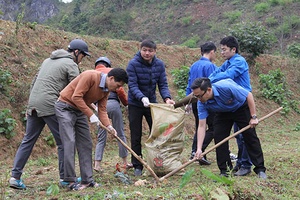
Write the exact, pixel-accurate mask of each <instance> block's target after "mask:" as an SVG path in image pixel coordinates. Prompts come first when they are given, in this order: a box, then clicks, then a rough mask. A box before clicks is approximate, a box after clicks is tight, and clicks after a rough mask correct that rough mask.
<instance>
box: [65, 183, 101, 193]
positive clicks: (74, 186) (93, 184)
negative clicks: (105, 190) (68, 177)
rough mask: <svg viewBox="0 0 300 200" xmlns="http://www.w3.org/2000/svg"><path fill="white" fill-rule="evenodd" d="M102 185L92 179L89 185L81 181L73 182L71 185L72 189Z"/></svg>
mask: <svg viewBox="0 0 300 200" xmlns="http://www.w3.org/2000/svg"><path fill="white" fill-rule="evenodd" d="M100 186H101V185H100V184H98V183H96V182H94V181H92V182H90V183H89V184H87V185H84V184H80V183H78V182H77V183H73V184H72V185H70V186H69V188H70V190H75V191H77V190H83V189H85V188H88V187H100Z"/></svg>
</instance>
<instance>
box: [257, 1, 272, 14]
mask: <svg viewBox="0 0 300 200" xmlns="http://www.w3.org/2000/svg"><path fill="white" fill-rule="evenodd" d="M254 9H255V11H256V12H258V13H267V12H268V11H269V4H268V3H265V2H263V3H258V4H256V5H255V6H254Z"/></svg>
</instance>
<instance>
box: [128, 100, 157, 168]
mask: <svg viewBox="0 0 300 200" xmlns="http://www.w3.org/2000/svg"><path fill="white" fill-rule="evenodd" d="M143 116H144V117H145V118H146V121H147V123H148V126H149V129H150V132H151V127H152V117H151V111H150V108H144V107H137V106H133V105H128V118H129V128H130V137H131V138H130V140H131V149H132V150H133V151H134V152H135V153H136V154H137V155H139V156H141V158H142V145H141V140H142V122H143ZM131 162H132V164H133V167H134V168H135V169H143V164H142V163H141V162H140V161H139V160H138V159H137V158H135V157H134V156H133V155H132V156H131Z"/></svg>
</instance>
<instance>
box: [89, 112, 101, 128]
mask: <svg viewBox="0 0 300 200" xmlns="http://www.w3.org/2000/svg"><path fill="white" fill-rule="evenodd" d="M90 122H91V123H97V126H99V125H100V120H99V119H98V117H97V116H96V115H95V114H93V115H92V116H91V117H90Z"/></svg>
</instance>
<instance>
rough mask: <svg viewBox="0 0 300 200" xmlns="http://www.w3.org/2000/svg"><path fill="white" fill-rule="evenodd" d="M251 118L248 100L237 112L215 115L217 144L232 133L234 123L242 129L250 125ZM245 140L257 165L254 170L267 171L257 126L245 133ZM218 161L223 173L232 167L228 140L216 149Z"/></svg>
mask: <svg viewBox="0 0 300 200" xmlns="http://www.w3.org/2000/svg"><path fill="white" fill-rule="evenodd" d="M250 119H251V114H250V110H249V107H248V104H247V102H246V103H245V104H244V105H243V106H241V107H240V108H239V109H238V110H237V111H235V112H219V113H216V115H215V124H214V133H215V134H214V140H215V144H217V143H219V142H220V141H222V140H223V139H225V138H226V137H228V136H229V135H230V131H231V128H232V125H233V123H234V122H235V123H236V124H237V126H238V127H239V128H240V129H242V128H244V127H245V126H247V125H249V121H250ZM241 134H243V137H244V142H245V145H246V148H247V150H248V153H249V156H250V158H251V161H252V163H253V165H254V166H255V168H254V171H255V173H258V172H260V171H263V172H265V171H266V168H265V166H264V157H263V152H262V149H261V145H260V141H259V139H258V137H257V135H256V131H255V128H250V129H248V130H246V131H244V132H243V133H241ZM216 153H217V163H218V167H219V169H220V171H221V173H225V172H226V171H227V170H228V169H232V163H231V160H230V156H229V145H228V141H227V142H225V143H224V144H222V145H221V146H219V147H218V148H217V149H216Z"/></svg>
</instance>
